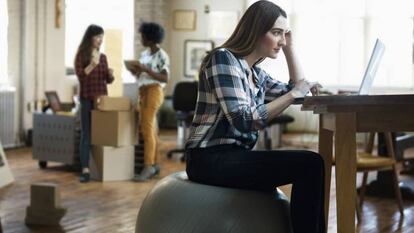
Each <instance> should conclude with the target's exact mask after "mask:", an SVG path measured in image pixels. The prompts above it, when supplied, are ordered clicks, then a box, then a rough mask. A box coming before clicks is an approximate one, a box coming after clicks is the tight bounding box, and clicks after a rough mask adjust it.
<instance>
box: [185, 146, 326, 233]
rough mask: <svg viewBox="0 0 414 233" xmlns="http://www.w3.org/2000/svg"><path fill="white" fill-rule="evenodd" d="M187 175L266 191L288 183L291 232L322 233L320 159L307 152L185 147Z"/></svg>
mask: <svg viewBox="0 0 414 233" xmlns="http://www.w3.org/2000/svg"><path fill="white" fill-rule="evenodd" d="M186 158H187V174H188V177H189V179H190V180H192V181H194V182H198V183H203V184H208V185H216V186H223V187H230V188H240V189H249V190H258V191H264V192H269V195H271V194H272V193H273V192H274V191H275V188H276V187H278V186H281V185H285V184H292V185H293V186H292V193H291V202H290V209H291V220H292V226H293V231H294V233H325V232H326V231H325V218H324V179H325V178H324V162H323V159H322V157H321V156H320V155H319V154H317V153H314V152H311V151H303V150H290V151H287V150H276V151H251V150H247V149H245V148H242V147H240V146H236V145H220V146H213V147H209V148H197V149H187V151H186Z"/></svg>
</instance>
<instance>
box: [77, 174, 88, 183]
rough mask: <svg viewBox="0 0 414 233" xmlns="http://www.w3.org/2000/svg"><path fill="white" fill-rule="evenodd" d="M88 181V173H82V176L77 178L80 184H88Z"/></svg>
mask: <svg viewBox="0 0 414 233" xmlns="http://www.w3.org/2000/svg"><path fill="white" fill-rule="evenodd" d="M89 179H90V175H89V173H82V174H81V175H80V177H79V181H80V182H81V183H88V182H89Z"/></svg>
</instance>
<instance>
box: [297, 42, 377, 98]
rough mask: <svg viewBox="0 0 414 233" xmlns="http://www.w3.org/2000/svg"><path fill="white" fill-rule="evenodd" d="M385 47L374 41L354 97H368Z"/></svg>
mask: <svg viewBox="0 0 414 233" xmlns="http://www.w3.org/2000/svg"><path fill="white" fill-rule="evenodd" d="M384 51H385V45H384V43H383V42H382V41H381V40H379V39H377V40H376V41H375V45H374V49H373V50H372V53H371V57H370V58H369V62H368V65H367V68H366V69H365V73H364V77H363V78H362V82H361V85H360V86H359V90H358V92H357V93H355V94H354V95H368V94H369V90H370V89H371V87H372V84H373V83H374V78H375V74H376V73H377V70H378V67H379V64H380V61H381V59H382V56H383V55H384ZM304 100H305V98H304V97H302V98H295V100H294V101H293V104H303V101H304Z"/></svg>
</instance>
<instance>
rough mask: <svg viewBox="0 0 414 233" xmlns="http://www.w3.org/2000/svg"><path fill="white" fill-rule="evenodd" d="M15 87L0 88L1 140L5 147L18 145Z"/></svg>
mask: <svg viewBox="0 0 414 233" xmlns="http://www.w3.org/2000/svg"><path fill="white" fill-rule="evenodd" d="M15 112H16V90H15V88H7V89H0V141H1V143H2V144H3V147H4V148H9V147H14V146H16V145H17V130H16V126H15V123H16V121H17V119H16V116H15Z"/></svg>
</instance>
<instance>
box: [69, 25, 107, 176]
mask: <svg viewBox="0 0 414 233" xmlns="http://www.w3.org/2000/svg"><path fill="white" fill-rule="evenodd" d="M103 35H104V30H103V28H102V27H100V26H98V25H90V26H89V27H88V28H87V29H86V31H85V34H84V36H83V38H82V41H81V43H80V45H79V48H78V52H77V53H76V57H75V72H76V75H77V76H78V80H79V84H80V104H81V127H82V129H81V142H80V161H81V167H82V171H81V175H80V179H79V180H80V182H82V183H84V182H89V178H90V177H89V155H90V149H91V111H92V109H93V101H94V99H95V98H96V97H98V96H101V95H107V94H108V91H107V88H106V85H107V84H108V83H112V82H113V80H114V76H113V70H112V69H111V68H108V62H107V59H106V56H105V54H103V53H100V52H99V49H100V47H101V44H102V40H103Z"/></svg>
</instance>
